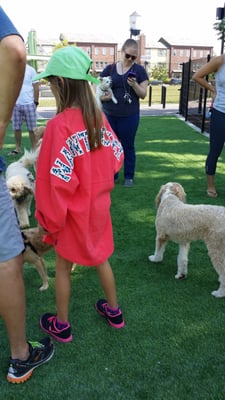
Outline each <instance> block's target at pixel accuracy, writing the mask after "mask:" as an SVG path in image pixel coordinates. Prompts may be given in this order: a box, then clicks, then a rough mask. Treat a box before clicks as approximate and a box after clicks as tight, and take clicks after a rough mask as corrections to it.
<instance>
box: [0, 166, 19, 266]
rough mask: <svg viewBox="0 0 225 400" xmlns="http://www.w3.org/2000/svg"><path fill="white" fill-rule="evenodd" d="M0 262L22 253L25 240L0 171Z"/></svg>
mask: <svg viewBox="0 0 225 400" xmlns="http://www.w3.org/2000/svg"><path fill="white" fill-rule="evenodd" d="M0 227H1V228H0V263H1V262H4V261H7V260H10V259H11V258H14V257H16V256H18V255H19V254H21V253H22V251H23V250H24V242H23V239H22V235H21V232H20V228H19V224H18V222H17V218H16V213H15V210H14V206H13V201H12V199H11V196H10V194H9V191H8V188H7V186H6V182H5V179H4V176H3V174H2V173H0Z"/></svg>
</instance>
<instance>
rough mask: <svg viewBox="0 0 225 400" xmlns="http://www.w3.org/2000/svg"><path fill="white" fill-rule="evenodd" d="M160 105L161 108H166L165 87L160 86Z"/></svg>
mask: <svg viewBox="0 0 225 400" xmlns="http://www.w3.org/2000/svg"><path fill="white" fill-rule="evenodd" d="M161 104H162V105H163V108H165V107H166V86H165V85H162V93H161Z"/></svg>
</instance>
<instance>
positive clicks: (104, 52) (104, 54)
mask: <svg viewBox="0 0 225 400" xmlns="http://www.w3.org/2000/svg"><path fill="white" fill-rule="evenodd" d="M102 54H103V56H106V54H107V51H106V48H105V47H103V48H102Z"/></svg>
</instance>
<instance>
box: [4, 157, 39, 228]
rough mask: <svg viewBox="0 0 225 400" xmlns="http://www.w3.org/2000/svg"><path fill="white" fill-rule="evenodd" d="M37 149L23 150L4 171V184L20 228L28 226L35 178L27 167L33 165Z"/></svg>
mask: <svg viewBox="0 0 225 400" xmlns="http://www.w3.org/2000/svg"><path fill="white" fill-rule="evenodd" d="M38 152H39V150H37V151H33V152H32V151H28V150H25V151H24V155H23V156H22V157H21V158H20V159H19V160H18V161H15V162H12V163H11V164H9V165H8V167H7V169H6V173H5V177H6V184H7V186H8V189H9V192H10V195H11V197H12V199H13V202H14V207H15V210H16V214H17V218H18V221H19V224H20V227H21V228H27V227H29V226H30V222H29V216H30V215H31V203H32V199H33V197H34V190H35V178H34V176H33V174H32V172H31V171H30V170H29V169H28V167H30V166H34V164H35V162H36V160H37V156H38Z"/></svg>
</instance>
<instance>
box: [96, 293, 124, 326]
mask: <svg viewBox="0 0 225 400" xmlns="http://www.w3.org/2000/svg"><path fill="white" fill-rule="evenodd" d="M107 305H108V303H107V301H106V300H105V299H100V300H98V301H97V303H96V304H95V309H96V311H97V312H98V313H99V314H100V315H101V316H102V317H105V318H106V320H107V322H108V323H109V325H110V326H112V327H113V328H117V329H119V328H123V327H124V325H125V323H124V320H123V314H122V312H121V310H120V308H118V312H117V313H116V314H110V313H109V312H108V311H107Z"/></svg>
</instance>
